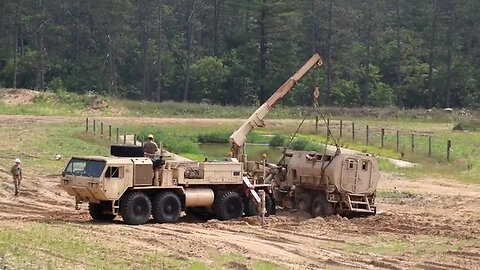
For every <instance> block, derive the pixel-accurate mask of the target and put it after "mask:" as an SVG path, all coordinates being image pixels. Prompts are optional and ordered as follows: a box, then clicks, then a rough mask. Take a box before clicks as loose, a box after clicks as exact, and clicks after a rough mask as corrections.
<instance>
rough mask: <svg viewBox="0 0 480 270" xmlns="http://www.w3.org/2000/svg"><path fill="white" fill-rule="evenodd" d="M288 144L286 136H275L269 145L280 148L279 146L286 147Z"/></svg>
mask: <svg viewBox="0 0 480 270" xmlns="http://www.w3.org/2000/svg"><path fill="white" fill-rule="evenodd" d="M286 143H287V137H286V136H284V135H280V134H275V136H273V137H272V139H270V142H269V143H268V145H270V146H274V147H279V146H285V144H286Z"/></svg>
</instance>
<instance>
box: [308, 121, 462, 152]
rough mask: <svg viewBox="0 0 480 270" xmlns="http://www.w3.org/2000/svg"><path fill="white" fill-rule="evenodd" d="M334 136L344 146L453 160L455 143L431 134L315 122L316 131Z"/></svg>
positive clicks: (355, 124) (342, 122)
mask: <svg viewBox="0 0 480 270" xmlns="http://www.w3.org/2000/svg"><path fill="white" fill-rule="evenodd" d="M328 130H330V132H331V134H332V135H333V136H334V137H335V138H337V139H340V140H341V141H342V142H344V143H348V142H351V143H355V144H356V145H365V146H366V147H370V146H371V147H377V148H385V149H391V150H394V151H396V152H398V154H399V155H400V157H401V158H405V157H406V156H408V155H412V154H416V155H425V156H428V157H432V158H435V159H438V160H447V161H450V160H451V159H452V155H451V154H452V152H453V149H452V140H451V139H445V138H439V137H436V136H434V135H433V133H431V132H416V131H402V130H396V129H392V128H379V127H371V126H370V125H368V124H362V125H361V124H358V123H355V122H354V121H344V120H339V121H335V122H333V121H330V119H329V118H327V119H326V121H325V124H324V125H322V124H320V123H319V119H318V117H317V118H316V119H315V131H316V132H317V133H321V132H325V135H326V136H328Z"/></svg>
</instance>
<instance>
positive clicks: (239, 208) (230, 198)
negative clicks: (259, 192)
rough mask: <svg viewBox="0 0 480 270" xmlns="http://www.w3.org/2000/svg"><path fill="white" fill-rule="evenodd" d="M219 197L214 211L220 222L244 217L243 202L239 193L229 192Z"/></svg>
mask: <svg viewBox="0 0 480 270" xmlns="http://www.w3.org/2000/svg"><path fill="white" fill-rule="evenodd" d="M218 196H219V198H218V199H216V200H215V203H214V204H215V205H214V209H215V215H216V217H217V218H218V219H219V220H228V219H233V218H239V217H241V216H242V215H243V206H244V205H243V200H242V197H241V196H240V195H239V194H238V193H237V192H234V191H227V192H224V193H220V194H218Z"/></svg>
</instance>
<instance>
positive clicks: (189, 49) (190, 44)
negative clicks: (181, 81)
mask: <svg viewBox="0 0 480 270" xmlns="http://www.w3.org/2000/svg"><path fill="white" fill-rule="evenodd" d="M191 2H192V5H191V10H190V16H189V18H188V22H187V67H186V69H185V87H184V89H183V101H187V100H188V92H189V87H190V67H191V65H192V60H193V59H192V58H193V51H192V49H193V48H192V47H193V24H194V20H195V0H191Z"/></svg>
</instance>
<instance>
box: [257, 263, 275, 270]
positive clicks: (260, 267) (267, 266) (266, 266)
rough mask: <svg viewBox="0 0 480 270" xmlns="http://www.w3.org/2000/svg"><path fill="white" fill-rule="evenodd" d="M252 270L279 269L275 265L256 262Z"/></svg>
mask: <svg viewBox="0 0 480 270" xmlns="http://www.w3.org/2000/svg"><path fill="white" fill-rule="evenodd" d="M253 269H255V270H275V269H279V267H278V266H277V265H276V264H274V263H271V262H267V261H256V262H255V263H254V264H253Z"/></svg>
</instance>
